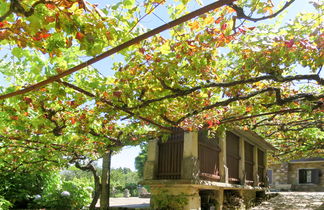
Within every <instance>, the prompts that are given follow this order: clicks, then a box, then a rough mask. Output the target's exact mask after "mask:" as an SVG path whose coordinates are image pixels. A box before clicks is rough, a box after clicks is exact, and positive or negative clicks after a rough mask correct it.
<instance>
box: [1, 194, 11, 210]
mask: <svg viewBox="0 0 324 210" xmlns="http://www.w3.org/2000/svg"><path fill="white" fill-rule="evenodd" d="M10 207H12V203H10V202H9V201H7V200H6V199H5V198H4V197H3V196H2V195H0V209H2V210H9V208H10Z"/></svg>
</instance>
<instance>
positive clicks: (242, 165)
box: [239, 137, 245, 185]
mask: <svg viewBox="0 0 324 210" xmlns="http://www.w3.org/2000/svg"><path fill="white" fill-rule="evenodd" d="M239 156H240V160H239V177H240V184H241V185H245V146H244V139H243V138H242V137H240V150H239Z"/></svg>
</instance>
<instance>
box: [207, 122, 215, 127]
mask: <svg viewBox="0 0 324 210" xmlns="http://www.w3.org/2000/svg"><path fill="white" fill-rule="evenodd" d="M207 123H208V128H210V127H212V126H213V125H214V122H213V121H212V120H208V121H207Z"/></svg>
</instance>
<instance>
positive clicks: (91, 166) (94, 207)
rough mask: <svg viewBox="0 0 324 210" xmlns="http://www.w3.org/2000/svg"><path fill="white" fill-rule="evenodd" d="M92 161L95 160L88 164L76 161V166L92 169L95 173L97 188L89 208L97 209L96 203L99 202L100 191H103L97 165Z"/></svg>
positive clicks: (86, 169) (81, 168) (87, 169)
mask: <svg viewBox="0 0 324 210" xmlns="http://www.w3.org/2000/svg"><path fill="white" fill-rule="evenodd" d="M92 162H93V161H90V162H89V163H88V164H87V165H86V166H81V165H80V163H79V162H75V166H76V167H77V168H78V169H80V170H82V171H90V172H91V173H92V175H93V180H94V186H95V189H94V196H93V198H92V201H91V204H90V206H89V209H90V210H95V209H96V204H97V202H98V199H99V197H100V193H101V184H100V178H99V176H98V175H97V171H96V169H95V167H94V166H93V165H92Z"/></svg>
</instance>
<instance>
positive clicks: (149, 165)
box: [144, 139, 159, 180]
mask: <svg viewBox="0 0 324 210" xmlns="http://www.w3.org/2000/svg"><path fill="white" fill-rule="evenodd" d="M158 141H159V140H158V139H155V140H151V141H149V142H148V148H147V160H146V162H145V165H144V179H146V180H152V179H155V177H156V173H157V166H158V155H159V145H158Z"/></svg>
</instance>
